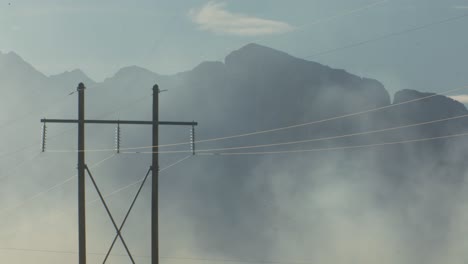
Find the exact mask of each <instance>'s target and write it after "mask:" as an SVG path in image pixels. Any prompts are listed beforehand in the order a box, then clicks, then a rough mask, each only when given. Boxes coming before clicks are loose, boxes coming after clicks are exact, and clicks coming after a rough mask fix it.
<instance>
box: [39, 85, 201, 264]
mask: <svg viewBox="0 0 468 264" xmlns="http://www.w3.org/2000/svg"><path fill="white" fill-rule="evenodd" d="M77 90H78V119H77V120H74V119H41V122H42V123H44V131H43V134H44V137H45V125H46V124H47V123H77V124H78V250H79V253H78V255H79V257H78V258H79V259H78V263H79V264H86V208H85V205H86V197H85V176H86V175H85V173H86V171H87V172H88V175H89V176H90V178H91V180H92V183H93V185H94V187H95V188H96V191H97V192H98V194H99V197H100V199H101V202H102V203H103V205H104V207H105V209H106V212H107V214H108V216H109V217H110V219H111V220H112V224H113V225H114V228H115V230H116V233H117V234H116V237H115V239H114V241H113V242H112V245H111V246H110V249H109V251H108V253H107V255H106V258H105V259H104V263H105V262H106V260H107V258H108V256H109V254H110V252H111V251H112V248H113V246H114V243H115V241H116V240H117V238H120V240H121V241H122V243H123V245H124V247H125V249H126V251H127V254H128V256H129V257H130V260H131V261H132V263H135V262H134V260H133V257H132V255H131V254H130V251H129V249H128V247H127V245H126V243H125V241H124V239H123V237H122V234H121V230H122V228H123V226H124V224H125V221H126V219H127V217H128V214H129V213H130V211H131V210H132V207H133V204H134V203H135V200H136V199H137V198H138V195H139V193H140V191H141V187H143V184H144V183H145V181H146V177H147V176H148V175H149V172H150V171H149V170H148V173H147V174H146V176H145V180H144V181H143V182H142V185H141V186H140V189H139V191H138V192H137V195H136V196H135V198H134V200H133V202H132V206H131V207H130V209H129V210H128V212H127V215H126V217H125V219H124V221H123V222H122V224H121V225H120V227H119V226H117V224H116V222H115V220H114V218H113V216H112V214H111V212H110V211H109V208H108V206H107V204H106V202H105V200H104V197H103V196H102V195H101V192H100V190H99V188H98V186H97V184H96V182H95V180H94V177H93V176H92V175H91V172H90V170H89V168H88V166H87V165H86V162H85V152H86V149H85V124H116V125H117V126H118V129H119V131H120V125H152V129H153V130H152V131H153V133H152V137H153V145H152V152H153V153H152V163H151V167H150V170H151V172H152V178H153V179H152V190H151V264H159V221H158V208H159V199H158V198H159V197H158V196H159V192H158V174H159V156H158V152H159V148H158V146H159V125H177V126H191V127H192V133H194V132H193V129H194V127H195V126H197V125H198V123H196V122H174V121H159V93H160V90H159V87H158V85H154V86H153V120H152V121H134V120H87V119H85V96H84V95H85V86H84V84H83V83H80V84H79V85H78V89H77ZM43 142H45V138H44V140H43ZM119 143H120V142H119ZM191 143H192V149H193V150H194V148H195V147H194V142H193V140H192V141H191ZM44 148H45V146H44V145H43V150H44Z"/></svg>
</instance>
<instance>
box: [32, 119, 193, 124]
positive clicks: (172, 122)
mask: <svg viewBox="0 0 468 264" xmlns="http://www.w3.org/2000/svg"><path fill="white" fill-rule="evenodd" d="M84 122H85V123H86V124H117V125H119V124H120V125H153V124H154V123H153V121H134V120H94V119H87V120H84ZM41 123H68V124H77V123H78V120H76V119H46V118H43V119H41ZM158 124H159V125H171V126H197V125H198V123H197V122H174V121H159V122H158Z"/></svg>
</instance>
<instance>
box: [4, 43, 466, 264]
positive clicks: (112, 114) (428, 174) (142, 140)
mask: <svg viewBox="0 0 468 264" xmlns="http://www.w3.org/2000/svg"><path fill="white" fill-rule="evenodd" d="M1 56H8V55H1ZM1 59H2V60H3V57H2V58H1ZM2 60H0V61H2ZM17 63H21V61H19V62H18V61H17ZM0 65H1V64H0ZM3 70H5V71H6V69H3V68H2V71H3ZM73 74H75V75H73ZM59 77H60V76H59ZM59 77H55V78H54V81H51V80H50V78H47V77H45V76H43V77H38V78H39V79H38V80H37V81H35V82H33V83H28V84H23V83H15V81H16V80H17V79H15V78H12V80H11V82H6V83H0V85H1V86H2V90H5V91H7V93H8V94H9V93H11V94H12V96H13V95H14V96H15V97H11V98H16V97H17V98H18V99H15V100H11V102H5V104H4V105H2V106H1V107H2V111H1V114H2V120H9V118H10V117H14V116H17V115H20V116H21V115H22V114H23V113H25V115H26V114H27V113H28V111H27V110H35V109H36V108H41V107H42V106H44V105H48V104H51V105H57V104H55V102H53V100H49V99H47V98H56V97H57V96H56V95H58V94H60V95H62V94H63V95H65V94H67V92H69V91H71V90H73V89H74V87H76V85H77V82H78V81H80V79H82V78H84V77H83V76H81V73H79V72H75V73H72V74H71V76H70V75H68V76H67V78H63V79H65V81H64V80H63V79H61V78H59ZM73 82H76V83H73ZM88 82H91V81H88ZM154 83H158V84H159V85H160V87H161V88H162V89H168V90H169V91H168V92H165V93H161V120H178V121H192V120H195V121H198V122H199V123H200V125H199V127H197V138H198V139H207V138H213V137H219V136H226V135H235V134H241V133H245V132H251V131H258V130H263V129H270V128H275V127H281V126H288V125H292V124H298V123H302V122H307V121H311V120H320V119H323V118H329V117H334V116H339V115H343V114H347V113H353V112H358V111H362V110H366V109H372V108H375V107H381V106H386V105H389V104H391V103H398V102H404V101H407V100H412V99H414V98H418V97H423V96H427V94H422V93H419V92H416V91H410V90H403V91H400V92H398V93H397V94H396V95H395V98H394V101H393V102H391V100H390V96H389V94H388V93H387V91H386V90H385V89H384V87H383V85H381V84H380V83H379V82H377V81H375V80H371V79H366V78H360V77H357V76H354V75H351V74H349V73H347V72H345V71H343V70H335V69H332V68H329V67H326V66H323V65H320V64H316V63H312V62H307V61H303V60H300V59H297V58H293V57H290V56H289V55H287V54H284V53H281V52H278V51H274V50H271V49H269V48H266V47H261V46H258V45H249V46H247V47H244V48H242V49H240V50H238V51H236V52H233V53H232V54H230V55H229V56H228V57H227V58H226V61H225V62H224V63H221V62H207V63H202V64H201V65H200V66H198V67H196V68H195V69H193V70H192V71H188V72H184V73H180V74H177V75H174V76H160V75H157V74H154V73H152V72H149V71H147V70H144V69H141V68H138V67H128V68H125V69H122V70H121V71H119V72H118V73H117V74H116V75H115V76H113V77H111V78H109V79H107V80H105V81H104V82H103V83H97V84H95V83H92V82H91V83H90V84H87V86H88V89H87V91H86V96H87V116H88V117H89V118H109V119H111V118H119V119H143V120H149V119H150V118H151V111H150V110H151V93H152V91H151V87H152V85H153V84H154ZM9 86H12V87H16V89H6V88H5V89H4V88H3V87H9ZM26 86H27V87H28V89H29V87H34V88H31V90H27V91H26V90H23V89H26V88H24V87H26ZM392 88H393V89H395V87H392ZM37 90H39V91H37ZM18 91H21V93H17V92H18ZM30 93H33V94H39V95H37V96H32V95H30ZM75 96H76V95H70V96H65V99H63V100H62V101H60V102H59V104H58V106H56V107H55V108H54V107H52V108H50V109H48V110H47V111H46V113H33V114H32V115H28V116H26V117H25V119H24V120H22V121H19V124H17V126H18V127H21V126H23V127H25V128H26V127H27V128H28V130H24V129H23V130H19V129H18V130H17V131H15V129H13V128H7V129H9V131H11V134H9V135H7V136H6V137H8V141H5V142H2V147H3V150H2V152H4V153H10V152H11V151H14V150H15V149H17V147H18V146H27V145H28V144H29V143H30V142H34V140H36V139H37V138H39V135H40V129H39V128H40V124H39V120H38V119H39V118H40V117H42V116H39V114H40V115H45V114H47V117H57V118H75V115H76V110H75V107H76V103H75V100H76V97H75ZM145 96H146V98H145ZM19 102H22V104H21V105H20V104H19ZM131 102H136V103H133V104H130V105H127V104H129V103H131ZM122 106H125V107H122ZM23 109H27V110H23ZM41 109H44V108H43V107H42V108H41ZM115 109H118V111H114V110H115ZM466 112H467V111H466V109H465V108H464V106H463V105H461V104H459V103H457V102H455V101H453V100H451V99H448V98H446V97H443V96H437V97H433V98H431V99H427V100H422V101H418V102H414V103H411V104H407V105H404V106H396V107H394V108H388V109H386V110H385V111H379V112H375V113H369V114H365V115H359V116H355V117H349V118H346V119H339V120H334V121H330V122H326V123H320V124H315V125H311V126H305V127H300V128H295V129H290V130H284V131H278V132H274V133H266V134H259V135H255V136H249V137H241V138H236V139H231V140H226V141H219V142H211V143H200V144H198V145H197V149H199V150H203V149H208V148H218V147H231V146H247V145H253V144H264V143H272V142H284V141H293V140H300V139H307V138H317V137H324V136H335V135H342V134H349V133H356V132H360V131H367V130H374V129H382V128H388V127H395V126H400V125H406V124H411V123H418V122H424V121H430V120H434V119H440V118H446V117H450V116H455V115H460V114H466ZM106 113H109V114H107V115H106ZM467 125H468V124H467V123H466V121H463V119H461V120H455V121H450V122H442V123H437V124H433V125H427V126H421V127H417V128H411V129H404V130H398V131H389V132H385V133H379V134H375V135H366V136H359V137H353V138H344V139H339V140H331V141H321V142H312V143H305V144H298V145H293V146H284V147H275V148H261V149H253V150H250V149H247V150H241V152H248V151H270V150H289V149H297V150H299V149H314V148H329V147H341V146H352V145H362V144H373V143H381V142H391V141H402V140H411V139H418V138H426V137H436V136H443V135H449V134H456V133H462V132H463V130H464V129H465V127H466V126H467ZM69 127H70V129H72V130H70V132H66V133H65V134H62V135H60V136H58V137H53V135H54V134H59V133H60V131H61V130H63V129H67V128H68V127H63V126H59V125H50V126H49V127H48V131H49V135H51V139H50V140H49V141H48V145H47V147H48V149H49V150H57V149H73V148H76V133H75V127H74V126H69ZM30 128H35V129H30ZM114 129H115V128H114V127H99V126H91V125H90V126H89V127H88V129H87V135H88V138H87V140H88V141H87V147H88V148H90V149H96V148H113V140H114ZM13 132H16V133H13ZM150 132H151V129H150V128H149V127H141V128H140V127H139V128H136V127H130V126H123V127H122V133H123V134H122V140H123V141H122V147H135V146H149V145H151V141H150V139H151V135H150ZM9 133H10V132H9ZM188 136H189V130H188V128H181V127H162V128H161V140H160V141H161V142H162V144H165V143H174V142H187V141H188ZM3 144H4V145H3ZM465 146H466V141H465V140H463V139H461V138H457V139H447V140H438V141H431V142H420V143H412V144H401V145H389V146H379V147H369V148H360V149H348V150H334V151H320V152H310V153H295V154H294V153H293V154H291V153H288V154H272V155H251V156H250V155H238V156H220V155H212V156H195V157H192V158H190V159H188V160H186V161H184V162H182V163H180V164H178V165H177V166H174V167H173V168H171V169H169V170H167V171H165V172H164V173H162V174H161V178H160V197H161V212H160V217H161V220H160V229H161V231H160V232H161V255H162V256H163V257H169V258H164V259H163V261H164V262H165V263H186V262H188V263H206V262H207V260H206V259H212V260H216V259H218V260H239V262H241V261H250V262H254V263H255V262H265V261H273V262H278V263H376V262H378V263H434V264H435V263H463V262H464V261H466V260H467V258H468V253H466V250H464V249H465V248H466V246H467V244H468V240H467V239H466V237H467V236H466V234H467V232H468V228H467V227H466V225H465V224H464V223H466V220H468V219H467V217H468V214H467V208H466V204H467V202H468V200H467V199H468V197H467V195H466V191H467V185H466V183H465V178H466V177H465V176H466V166H465V165H464V160H465V159H466V156H467V151H466V150H465ZM188 148H189V147H188V146H179V147H174V148H167V149H165V150H188ZM37 149H38V147H37V148H34V149H31V150H28V151H27V152H25V153H23V152H21V153H18V154H14V155H12V154H8V155H6V156H4V157H2V160H1V164H2V167H3V168H6V169H5V170H6V171H9V170H12V171H11V172H9V173H7V172H4V170H3V168H2V179H1V181H2V191H1V193H0V197H1V208H2V209H0V214H1V218H2V225H1V227H0V241H1V244H0V248H18V249H45V250H51V251H76V248H77V234H76V230H77V226H76V224H77V214H76V180H75V179H73V180H71V181H70V182H69V183H66V184H64V185H63V186H62V187H60V188H57V189H54V190H51V191H50V192H48V193H47V194H46V195H43V196H38V197H33V198H32V199H30V200H28V201H27V203H24V204H21V202H22V201H24V200H25V199H28V198H29V197H31V196H33V195H34V194H35V193H38V192H40V191H41V190H45V189H47V188H49V187H51V186H53V185H54V184H56V183H57V182H61V181H63V180H65V179H67V178H69V177H70V176H73V175H74V174H75V172H76V170H75V167H76V153H66V154H60V153H52V152H51V153H44V154H41V155H40V156H38V157H36V158H34V157H35V156H34V155H35V154H36V153H37V151H36V152H34V150H37ZM110 154H112V153H88V154H87V159H88V164H89V165H92V164H93V163H94V162H97V161H99V160H102V159H104V158H106V157H108V156H109V155H110ZM187 154H188V153H187ZM187 154H185V153H183V154H165V155H161V167H164V166H166V165H169V164H171V163H173V162H175V161H177V160H180V159H181V158H183V157H185V156H186V155H187ZM24 159H26V160H28V159H32V161H30V162H26V163H25V164H24V165H22V166H20V167H18V168H11V167H12V166H13V165H15V164H17V163H18V162H20V161H21V160H24ZM149 165H150V156H149V155H147V154H120V155H117V156H116V157H113V158H112V159H110V160H108V161H107V162H105V163H103V164H102V165H101V166H100V167H97V168H95V169H91V171H92V172H93V175H94V176H95V177H96V180H97V181H98V183H99V184H100V186H101V188H102V191H103V193H111V192H113V191H114V190H116V189H119V188H121V187H122V186H126V185H128V184H130V183H132V182H135V181H137V180H139V179H140V178H142V177H143V176H144V174H145V172H146V170H147V169H148V167H149ZM4 175H5V176H4ZM148 183H149V182H148ZM149 191H150V189H149V184H148V185H147V186H146V187H145V188H144V189H143V193H142V196H141V197H140V200H139V201H138V203H137V205H136V208H135V209H134V214H133V215H132V216H131V217H130V218H129V221H128V223H127V226H126V228H125V230H124V236H125V238H126V239H127V243H128V244H129V247H130V249H131V250H132V252H134V253H135V254H136V255H138V256H137V259H138V261H139V263H149V260H148V258H146V257H145V256H147V255H148V254H149V246H150V244H149V241H150V237H149V228H150V218H149V216H150V211H149V209H150V207H149V205H150V204H149V201H150V200H149V194H150V193H149ZM135 192H136V187H133V188H129V189H126V190H124V191H122V192H120V193H119V194H118V195H114V196H111V197H109V205H110V208H111V210H112V211H113V212H115V216H116V219H117V221H118V222H120V221H121V220H122V218H123V216H124V213H125V210H126V208H127V207H128V206H129V204H130V199H131V198H132V196H133V194H134V193H135ZM96 198H97V196H96V194H95V192H94V191H93V189H92V186H91V185H89V186H88V200H89V201H92V200H94V199H96ZM16 205H20V206H18V207H17V208H15V206H16ZM3 208H5V209H3ZM8 208H13V209H8ZM87 217H88V241H89V242H88V250H89V251H90V252H92V253H103V252H105V251H106V249H107V247H108V244H109V243H110V242H111V241H112V239H113V236H114V233H115V232H114V230H113V227H112V226H111V223H110V221H109V219H108V218H107V216H106V215H105V211H104V210H103V208H102V206H101V205H100V204H99V203H93V204H90V205H89V206H88V216H87ZM115 253H116V254H117V256H113V257H112V259H111V261H112V262H111V263H128V259H126V258H125V256H121V254H125V252H124V250H123V247H122V246H121V245H120V243H117V246H116V249H115ZM102 257H103V256H101V255H90V262H92V263H94V262H99V260H100V259H102ZM171 257H172V258H171ZM184 258H185V259H184ZM0 259H1V260H2V262H8V263H75V262H76V255H75V254H73V253H72V252H70V253H64V252H34V251H14V250H2V249H0ZM222 262H223V261H213V262H212V263H222ZM210 263H211V262H210Z"/></svg>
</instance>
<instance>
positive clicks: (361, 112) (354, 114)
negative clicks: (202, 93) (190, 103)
mask: <svg viewBox="0 0 468 264" xmlns="http://www.w3.org/2000/svg"><path fill="white" fill-rule="evenodd" d="M467 88H468V86H466V87H461V88H456V89H452V90H447V91H445V92H442V93H434V94H431V95H428V96H423V97H419V98H416V99H412V100H408V101H404V102H400V103H396V104H390V105H386V106H382V107H377V108H373V109H368V110H364V111H359V112H355V113H350V114H345V115H341V116H335V117H330V118H326V119H321V120H316V121H311V122H306V123H300V124H296V125H290V126H284V127H278V128H273V129H268V130H260V131H255V132H249V133H243V134H237V135H232V136H225V137H217V138H210V139H204V140H196V141H195V143H196V144H198V143H204V142H213V141H221V140H226V139H233V138H240V137H246V136H253V135H259V134H266V133H271V132H277V131H282V130H287V129H292V128H298V127H304V126H309V125H314V124H320V123H325V122H329V121H334V120H339V119H343V118H347V117H353V116H358V115H362V114H367V113H372V112H377V111H382V110H385V109H389V108H393V107H396V106H401V105H405V104H409V103H413V102H417V101H422V100H426V99H429V98H432V97H436V96H440V95H445V94H448V93H451V92H455V91H459V90H463V89H467ZM191 143H192V142H181V143H173V144H163V145H158V146H143V147H131V148H120V150H122V151H125V150H138V149H147V148H153V147H156V148H162V147H174V146H181V145H188V144H191ZM107 151H115V149H87V150H86V152H107ZM47 152H50V153H66V152H78V150H48V151H47ZM159 153H183V152H177V151H176V152H174V151H168V152H159Z"/></svg>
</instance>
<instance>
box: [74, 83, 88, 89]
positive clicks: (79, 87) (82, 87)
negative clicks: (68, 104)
mask: <svg viewBox="0 0 468 264" xmlns="http://www.w3.org/2000/svg"><path fill="white" fill-rule="evenodd" d="M84 89H86V87H85V86H84V84H83V83H80V84H78V88H77V89H76V90H77V91H81V90H84Z"/></svg>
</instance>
